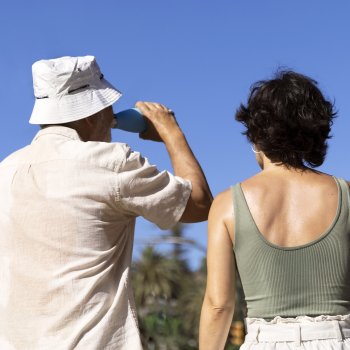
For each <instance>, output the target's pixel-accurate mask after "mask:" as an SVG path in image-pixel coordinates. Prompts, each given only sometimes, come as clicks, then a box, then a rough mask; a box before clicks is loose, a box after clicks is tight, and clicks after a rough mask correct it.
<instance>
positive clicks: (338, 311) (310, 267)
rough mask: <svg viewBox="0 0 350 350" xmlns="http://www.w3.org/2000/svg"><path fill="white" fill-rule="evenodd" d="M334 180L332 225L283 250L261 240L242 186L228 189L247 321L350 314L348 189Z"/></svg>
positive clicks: (346, 185)
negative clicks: (335, 195) (335, 198)
mask: <svg viewBox="0 0 350 350" xmlns="http://www.w3.org/2000/svg"><path fill="white" fill-rule="evenodd" d="M335 180H336V182H337V186H338V193H339V195H338V198H339V200H338V208H337V212H336V216H335V218H334V220H333V223H332V224H331V226H330V227H329V228H328V230H327V231H326V232H325V233H323V234H322V236H320V237H319V238H318V239H317V240H315V241H312V242H310V243H308V244H305V245H302V246H298V247H286V248H284V247H279V246H276V245H274V244H272V243H270V242H268V241H267V240H266V239H265V238H264V236H263V235H262V234H261V233H260V231H259V230H258V228H257V225H256V224H255V222H254V220H253V217H252V215H251V213H250V211H249V208H248V205H247V202H246V200H245V197H244V194H243V192H242V188H241V186H240V184H236V185H235V186H233V187H232V192H233V198H234V201H233V202H234V213H235V242H234V252H235V258H236V263H237V269H238V272H239V275H240V278H241V281H242V286H243V290H244V294H245V299H246V302H247V309H248V313H247V316H248V317H258V318H265V319H272V318H274V317H275V316H282V317H296V316H300V315H307V316H318V315H344V314H350V213H349V206H350V195H349V186H348V184H347V183H346V182H345V181H344V180H342V179H335ZM281 234H283V233H281Z"/></svg>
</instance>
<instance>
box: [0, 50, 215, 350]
mask: <svg viewBox="0 0 350 350" xmlns="http://www.w3.org/2000/svg"><path fill="white" fill-rule="evenodd" d="M33 82H34V93H35V105H34V109H33V113H32V116H31V118H30V123H32V124H39V125H41V130H40V131H39V132H38V134H37V135H36V136H35V138H34V140H33V142H32V143H31V144H30V145H28V146H27V147H24V148H23V149H21V150H19V151H17V152H15V153H13V154H11V155H10V156H9V157H8V158H6V159H5V160H4V161H3V162H2V163H0V198H1V201H0V239H1V244H0V348H1V350H9V349H36V350H38V349H42V350H44V349H45V350H47V349H73V348H74V349H86V350H92V349H127V350H138V349H141V343H140V337H139V332H138V328H137V320H136V313H135V306H134V301H133V297H132V290H131V286H130V264H131V252H132V246H133V234H134V226H135V218H136V217H137V216H143V217H144V218H146V219H148V220H150V221H152V222H154V223H155V224H157V225H158V226H159V227H160V228H163V229H167V228H171V227H172V226H173V225H175V224H176V223H177V222H178V221H181V222H198V221H203V220H206V219H207V215H208V209H209V206H210V203H211V198H212V197H211V193H210V190H209V187H208V185H207V182H206V180H205V177H204V175H203V172H202V170H201V168H200V165H199V164H198V162H197V161H196V159H195V157H194V155H193V154H192V152H191V149H190V147H189V146H188V144H187V141H186V139H185V137H184V135H183V133H182V131H181V129H180V128H179V126H178V125H177V123H176V120H175V118H174V115H173V113H172V112H171V111H170V110H168V108H166V107H165V106H163V105H161V104H157V103H148V102H139V103H137V107H138V108H139V109H140V110H141V112H142V113H143V115H144V116H145V118H146V120H147V124H148V128H147V131H146V132H144V133H143V134H142V135H141V136H142V137H143V138H144V139H148V140H155V141H163V142H164V143H165V146H166V148H167V151H168V153H169V157H170V159H171V162H172V165H173V168H174V175H172V174H171V173H169V172H167V171H162V172H160V171H158V170H157V168H156V167H155V166H153V165H150V163H149V162H148V160H147V159H146V158H143V157H142V156H141V155H140V153H138V152H134V151H133V150H131V149H130V147H129V146H128V145H126V144H121V143H111V142H110V141H111V126H112V124H113V121H114V115H113V110H112V107H111V106H112V104H113V103H115V102H116V101H117V100H118V99H119V98H120V96H121V94H120V92H119V91H118V90H117V89H115V88H114V87H113V86H112V85H111V84H110V83H108V82H107V81H106V80H105V79H104V77H103V75H102V73H101V71H100V69H99V67H98V65H97V63H96V60H95V58H94V57H92V56H86V57H62V58H58V59H53V60H42V61H38V62H36V63H35V64H34V65H33Z"/></svg>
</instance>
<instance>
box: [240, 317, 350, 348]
mask: <svg viewBox="0 0 350 350" xmlns="http://www.w3.org/2000/svg"><path fill="white" fill-rule="evenodd" d="M246 329H247V335H246V338H245V341H244V344H243V345H242V346H241V348H240V350H304V349H305V350H350V315H345V316H323V315H322V316H318V317H308V316H298V317H296V318H282V317H279V316H277V317H275V318H274V319H273V320H271V321H265V320H264V319H262V318H247V319H246Z"/></svg>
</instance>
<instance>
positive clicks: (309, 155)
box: [235, 70, 336, 169]
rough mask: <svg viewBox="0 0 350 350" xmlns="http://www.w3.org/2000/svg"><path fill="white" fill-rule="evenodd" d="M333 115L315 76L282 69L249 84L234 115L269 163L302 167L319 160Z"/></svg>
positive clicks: (320, 160) (333, 112)
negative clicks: (270, 76) (245, 103)
mask: <svg viewBox="0 0 350 350" xmlns="http://www.w3.org/2000/svg"><path fill="white" fill-rule="evenodd" d="M335 116H336V112H335V111H334V105H333V103H331V102H329V101H328V100H326V99H325V98H324V96H323V95H322V93H321V91H320V90H319V89H318V87H317V82H316V81H315V80H313V79H311V78H309V77H307V76H305V75H302V74H298V73H295V72H293V71H286V70H282V71H278V72H277V73H276V75H275V77H274V79H271V80H263V81H259V82H257V83H255V84H254V85H253V86H252V87H251V91H250V95H249V98H248V103H247V106H244V105H243V104H241V106H240V107H239V109H238V110H237V112H236V116H235V118H236V120H237V121H239V122H241V123H242V124H243V125H245V127H246V128H247V129H246V131H245V132H243V134H244V135H246V136H247V138H248V140H249V141H250V142H251V143H253V144H255V145H256V146H257V147H258V148H259V150H261V151H262V152H264V154H265V155H266V156H267V157H268V158H269V159H270V160H271V161H272V162H273V163H277V164H278V165H285V166H287V167H288V168H290V167H292V168H298V169H304V168H305V167H306V166H310V167H312V168H315V167H318V166H320V165H321V164H322V163H323V161H324V159H325V156H326V152H327V147H328V145H327V139H329V138H331V136H330V134H329V133H330V130H331V126H332V124H333V118H335Z"/></svg>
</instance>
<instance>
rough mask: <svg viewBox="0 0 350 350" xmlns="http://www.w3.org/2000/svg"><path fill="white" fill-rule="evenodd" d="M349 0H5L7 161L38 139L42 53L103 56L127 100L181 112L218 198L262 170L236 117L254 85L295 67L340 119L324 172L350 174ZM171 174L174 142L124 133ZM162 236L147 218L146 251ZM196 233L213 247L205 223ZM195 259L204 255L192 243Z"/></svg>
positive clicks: (120, 135) (1, 23)
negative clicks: (34, 72) (36, 94)
mask: <svg viewBox="0 0 350 350" xmlns="http://www.w3.org/2000/svg"><path fill="white" fill-rule="evenodd" d="M349 18H350V2H349V1H348V0H339V1H330V0H328V1H326V0H325V1H322V0H317V1H316V0H308V1H305V0H293V1H281V0H271V1H262V0H252V1H249V0H237V1H233V0H225V1H220V0H217V1H213V0H212V1H205V0H202V1H200V0H196V1H194V0H176V1H174V0H173V1H171V0H162V1H161V0H155V1H152V0H150V1H145V0H138V1H134V0H127V1H117V0H101V1H91V0H61V1H56V2H54V1H43V0H30V1H27V0H22V1H18V0H12V1H9V0H7V1H6V0H3V1H1V3H0V33H1V35H0V52H1V54H0V76H1V84H0V101H1V107H2V110H1V117H0V118H1V128H0V138H1V148H0V159H3V158H4V157H5V156H7V155H8V154H9V153H11V152H13V151H14V150H16V149H18V148H20V147H23V146H24V145H26V144H28V143H29V142H31V140H32V138H33V136H34V135H35V133H36V132H37V127H36V126H32V125H29V124H28V119H29V116H30V114H31V110H32V106H33V102H34V98H33V92H32V80H31V65H32V64H33V62H34V61H36V60H38V59H42V58H55V57H59V56H65V55H70V56H76V55H86V54H90V55H94V56H96V57H97V60H98V62H99V64H100V66H101V69H102V71H103V73H104V75H105V77H106V78H107V79H108V80H110V81H111V82H112V83H113V84H114V85H115V86H116V87H118V88H119V89H120V90H121V91H122V92H123V93H124V96H123V98H122V99H121V100H119V102H118V103H117V104H116V105H114V108H115V111H117V110H121V109H125V108H128V107H130V106H133V105H134V103H135V102H136V101H137V100H147V101H158V102H161V103H164V104H166V105H168V106H169V107H170V108H171V109H173V110H174V111H175V112H176V116H177V119H178V122H179V124H180V126H181V127H182V129H183V130H184V132H185V134H186V135H187V138H188V140H189V143H190V145H191V146H192V149H193V151H194V153H195V154H196V155H197V158H198V159H199V161H200V163H201V165H202V167H203V169H204V171H205V173H206V175H207V179H208V182H209V184H210V186H211V189H212V192H213V194H214V195H216V194H217V193H219V192H220V191H222V190H224V189H225V188H227V187H228V186H230V185H231V184H233V183H235V182H237V181H241V180H243V179H244V178H246V177H249V176H251V175H253V174H254V173H255V172H257V171H258V167H257V165H256V164H255V161H254V155H253V153H252V152H251V149H250V146H249V144H248V143H247V141H246V140H245V138H244V137H243V136H242V135H241V134H240V133H241V131H242V127H241V126H240V125H239V124H238V123H236V122H235V121H234V118H233V116H234V112H235V110H236V108H237V107H238V105H239V103H241V102H244V101H245V100H246V97H247V94H248V91H249V87H250V85H251V84H252V83H253V82H254V81H256V80H260V79H264V78H269V77H271V75H272V73H273V72H274V71H275V70H276V69H277V68H278V67H279V66H284V67H289V68H292V69H294V70H297V71H299V72H301V73H304V74H307V75H310V76H311V77H313V78H314V79H316V80H317V81H318V82H319V84H320V87H321V88H322V90H323V91H324V92H325V94H326V95H327V96H328V97H329V98H331V99H334V100H335V103H336V106H337V109H338V111H339V118H338V119H337V120H336V121H335V125H334V127H333V135H334V138H333V139H332V140H331V141H330V143H329V144H330V149H329V154H328V157H327V160H326V162H325V164H324V165H323V166H322V167H321V170H323V171H325V172H328V173H332V174H335V175H337V176H341V177H344V178H348V179H350V165H349V160H350V159H349V156H348V153H349V152H348V147H349V141H348V139H349V131H350V119H349V118H350V98H349V94H350V92H349V83H348V81H349V77H350V48H349V47H350V46H349V43H350V41H349V34H350V21H349ZM113 139H114V141H121V142H127V143H128V144H130V145H131V146H132V147H133V148H134V149H136V150H139V151H141V152H142V153H143V154H144V155H145V156H147V157H148V158H149V159H150V161H151V162H152V163H155V164H157V165H158V167H159V168H160V169H171V165H170V162H169V159H168V158H167V154H166V151H165V148H164V146H163V145H161V144H153V143H151V142H146V141H142V140H139V139H138V137H137V136H136V135H132V134H129V133H125V132H122V131H115V132H114V135H113ZM159 233H160V231H159V230H158V229H156V228H154V227H153V226H152V225H151V224H149V223H147V222H146V221H144V220H142V219H139V220H138V223H137V228H136V246H135V257H137V254H138V252H139V251H140V249H141V248H142V247H143V246H144V245H143V244H142V243H141V242H142V241H143V240H146V241H147V240H149V239H150V238H151V237H153V236H154V235H157V234H159ZM186 235H187V237H189V238H195V239H196V240H197V241H198V242H199V243H201V244H202V245H204V246H205V245H206V223H203V224H196V225H192V226H189V227H187V229H186ZM188 256H189V258H190V259H191V264H192V266H194V267H195V266H197V264H198V261H199V259H200V257H201V256H203V255H202V254H201V253H199V252H198V251H197V250H193V249H190V250H188Z"/></svg>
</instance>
